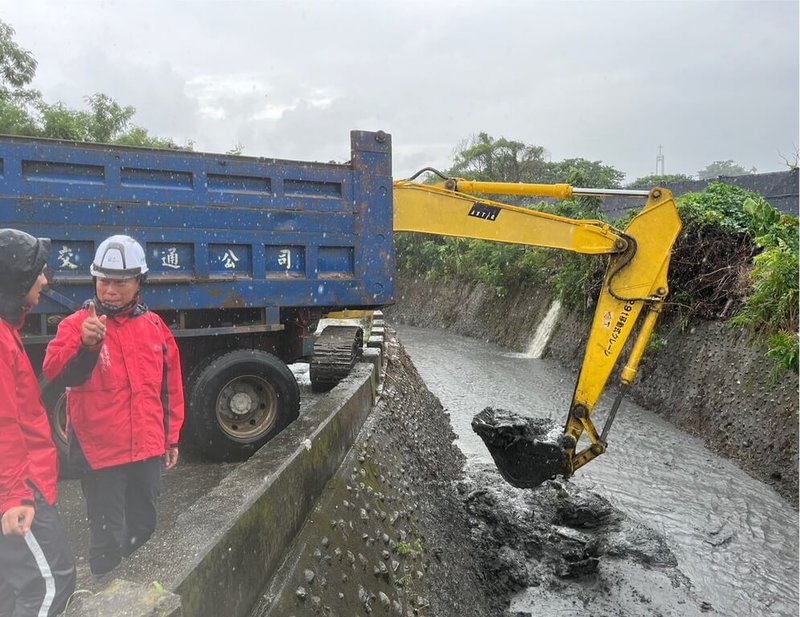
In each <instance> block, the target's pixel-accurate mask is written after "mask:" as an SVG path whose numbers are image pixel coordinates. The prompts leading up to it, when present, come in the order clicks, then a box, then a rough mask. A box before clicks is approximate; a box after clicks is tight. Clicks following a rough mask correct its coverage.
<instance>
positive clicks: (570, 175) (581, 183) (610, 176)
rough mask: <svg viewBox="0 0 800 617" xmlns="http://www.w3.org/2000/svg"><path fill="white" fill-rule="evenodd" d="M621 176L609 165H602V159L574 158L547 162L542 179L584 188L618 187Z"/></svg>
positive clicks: (621, 173) (620, 182)
mask: <svg viewBox="0 0 800 617" xmlns="http://www.w3.org/2000/svg"><path fill="white" fill-rule="evenodd" d="M623 178H625V174H624V173H623V172H621V171H619V170H618V169H615V168H614V167H612V166H610V165H603V162H602V161H588V160H586V159H582V158H575V159H564V160H563V161H557V162H553V163H549V164H548V173H547V175H546V176H545V177H544V181H545V182H550V183H559V182H566V183H567V184H571V185H573V186H578V187H586V188H603V189H618V188H620V187H621V186H622V180H623Z"/></svg>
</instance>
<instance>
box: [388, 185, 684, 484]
mask: <svg viewBox="0 0 800 617" xmlns="http://www.w3.org/2000/svg"><path fill="white" fill-rule="evenodd" d="M476 195H516V196H530V197H545V198H554V199H569V198H570V197H573V196H577V195H591V196H604V195H626V196H631V197H645V196H646V197H647V204H646V205H645V207H644V209H643V210H642V211H641V212H640V213H639V214H638V215H637V216H636V217H635V218H634V219H633V220H632V221H631V222H630V224H629V225H628V226H627V227H626V228H625V230H624V231H620V230H618V229H615V228H614V227H612V226H611V225H609V224H607V223H605V222H602V221H598V220H582V219H570V218H566V217H561V216H556V215H552V214H547V213H544V212H538V211H536V210H528V209H526V208H521V207H518V206H512V205H508V204H504V203H500V202H496V201H492V200H489V199H485V198H479V197H477V196H476ZM394 230H395V231H408V232H417V233H426V234H436V235H443V236H454V237H462V238H475V239H480V240H491V241H496V242H506V243H511V244H520V245H526V246H535V247H545V248H554V249H563V250H567V251H573V252H575V253H582V254H587V255H608V256H609V261H608V267H607V269H606V274H605V277H604V280H603V286H602V290H601V292H600V296H599V297H598V299H597V307H596V310H595V314H594V318H593V321H592V327H591V330H590V332H589V338H588V341H587V344H586V351H585V354H584V358H583V363H582V366H581V371H580V375H579V376H578V381H577V385H576V387H575V392H574V395H573V398H572V403H571V405H570V409H569V413H568V416H567V420H566V423H565V426H564V430H563V434H562V435H561V436H560V441H559V443H560V448H561V450H562V453H561V455H560V456H558V457H555V458H553V457H548V456H540V455H538V454H537V453H536V448H535V447H533V448H532V447H531V444H523V446H524V448H523V449H524V452H522V455H521V456H516V457H510V458H509V460H514V461H517V463H515V465H516V466H519V461H526V460H527V461H529V462H530V464H529V465H528V467H530V468H529V469H505V470H504V469H502V468H501V469H500V471H501V473H502V474H503V477H505V478H506V479H507V480H509V481H510V482H511V483H512V484H515V485H516V486H521V487H530V486H536V485H538V484H540V483H541V482H542V481H543V480H545V479H547V478H549V477H552V476H554V475H557V474H560V475H564V476H565V477H569V476H570V475H572V474H573V473H574V472H575V470H577V469H578V468H580V467H582V466H583V465H585V464H586V463H587V462H589V461H590V460H592V459H594V458H595V457H597V456H599V455H600V454H602V453H603V452H605V450H606V447H607V441H606V439H607V435H608V431H609V429H610V428H611V423H612V422H613V420H614V417H615V415H616V412H617V409H618V408H619V405H620V403H621V401H622V397H623V395H624V393H625V391H626V390H627V388H628V387H629V386H630V385H631V383H632V382H633V380H634V379H635V377H636V373H637V370H638V366H639V362H640V361H641V359H642V356H643V354H644V351H645V349H646V347H647V343H648V341H649V340H650V336H651V334H652V332H653V328H654V327H655V324H656V320H657V319H658V315H659V313H660V312H661V310H662V308H663V305H664V299H665V298H666V296H667V293H668V289H669V288H668V285H667V270H668V267H669V262H670V256H671V254H672V247H673V245H674V244H675V241H676V239H677V237H678V234H679V233H680V230H681V221H680V217H679V216H678V211H677V208H676V206H675V202H674V200H673V198H672V194H671V193H670V192H669V191H668V190H666V189H661V188H654V189H652V190H651V191H649V192H647V191H624V190H610V189H579V188H573V187H571V186H570V185H567V184H556V185H542V184H520V183H497V182H472V181H466V180H460V179H448V180H447V181H446V182H444V184H443V185H440V186H431V185H425V184H420V183H417V182H411V181H396V182H395V183H394ZM637 325H638V326H639V327H638V329H637V328H636V326H637ZM634 331H636V334H635V336H633V344H632V346H631V350H630V352H629V354H628V357H627V360H626V363H625V365H624V367H623V368H622V370H621V371H620V381H621V388H620V391H619V394H618V395H617V397H616V400H615V401H614V404H613V405H612V408H611V410H610V411H609V413H608V415H607V417H606V421H605V424H604V426H603V428H602V429H601V430H598V429H597V427H596V426H595V424H594V422H593V420H592V415H593V413H594V411H595V407H596V405H597V402H598V400H599V398H600V395H601V394H602V392H603V390H604V389H605V387H606V384H607V382H608V380H609V378H610V376H611V373H612V371H613V369H614V367H615V366H616V365H617V362H618V361H619V358H620V355H621V352H622V350H623V348H624V347H625V345H626V343H627V342H628V340H629V339H631V337H632V335H633V334H634ZM584 435H585V436H586V437H587V438H588V444H586V443H584V444H580V445H579V442H580V440H581V437H582V436H584ZM585 441H586V440H584V442H585ZM517 445H518V446H519V444H517ZM537 445H538V444H537ZM545 445H546V444H545ZM584 445H585V447H582V446H584ZM520 447H522V446H520ZM492 454H493V456H494V454H495V453H494V452H493V453H492ZM501 458H502V457H501ZM495 461H496V462H498V466H499V467H500V463H499V460H498V457H497V456H495ZM523 466H525V465H523ZM536 466H538V467H539V468H534V467H536Z"/></svg>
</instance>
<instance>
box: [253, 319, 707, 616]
mask: <svg viewBox="0 0 800 617" xmlns="http://www.w3.org/2000/svg"><path fill="white" fill-rule="evenodd" d="M387 355H388V363H387V368H386V375H385V379H384V390H383V395H382V398H381V400H380V402H379V403H378V405H377V406H376V408H375V409H374V410H373V411H372V413H371V415H370V417H369V419H368V420H367V422H366V424H365V425H364V427H363V428H362V430H361V432H360V434H359V436H358V439H357V441H356V443H355V445H354V447H353V449H352V450H351V452H350V454H349V455H348V456H347V458H346V459H345V462H344V464H343V465H342V467H341V469H340V470H339V472H338V473H337V475H336V477H335V478H334V479H333V480H331V482H330V483H329V485H328V486H327V488H326V491H325V494H324V495H323V497H322V499H321V500H320V502H319V505H318V507H317V508H316V509H315V511H314V513H313V514H312V516H311V517H310V519H309V520H308V521H307V524H306V526H305V528H304V529H303V531H302V532H301V534H300V536H299V537H298V538H297V540H296V544H295V548H294V550H293V552H292V554H291V555H289V556H288V557H287V559H286V562H285V565H284V567H283V568H282V569H281V572H279V574H278V575H277V576H276V577H275V579H274V581H273V583H272V585H271V587H270V588H269V589H267V590H265V593H264V596H263V598H262V602H261V604H260V606H259V607H258V608H257V610H256V611H255V612H254V613H253V615H254V616H256V615H257V616H258V617H267V616H273V615H274V616H278V615H281V616H287V615H294V616H296V617H299V616H301V615H331V616H332V615H342V616H348V617H349V616H351V615H370V614H377V615H382V614H385V615H397V616H401V617H415V616H416V615H429V616H435V617H451V616H452V617H487V616H498V617H499V616H503V615H520V616H523V615H530V614H536V615H540V614H541V615H552V614H565V615H572V614H579V613H585V614H592V615H643V614H647V615H675V616H677V615H695V614H698V615H699V614H700V613H701V612H703V610H708V609H710V608H711V607H710V606H708V605H703V603H702V602H701V601H698V600H697V599H696V598H694V597H693V596H692V593H691V589H690V587H689V585H688V583H687V582H686V579H685V577H683V576H682V575H681V573H680V572H679V571H678V569H677V567H676V560H675V557H674V556H673V555H672V553H671V552H670V550H669V548H668V547H667V546H666V544H665V542H664V539H663V538H662V537H661V536H659V535H658V534H657V533H655V532H654V531H652V530H651V529H648V528H647V527H645V526H643V525H640V524H636V523H634V522H632V521H631V520H629V519H628V518H627V517H626V516H624V515H623V514H622V513H621V512H620V511H618V510H616V509H615V508H614V507H613V506H612V505H611V504H609V503H608V502H607V501H606V500H604V499H602V498H601V497H600V496H598V495H596V494H594V493H591V492H587V491H581V490H578V489H577V488H576V487H575V486H573V485H572V484H571V483H569V482H556V481H550V480H548V481H546V482H545V483H544V484H543V485H542V486H540V487H539V488H537V489H532V490H531V489H527V490H523V489H516V488H513V487H511V486H509V485H508V484H506V483H505V482H504V481H503V480H502V478H501V477H500V475H499V474H498V472H497V471H496V470H494V469H486V470H482V469H479V470H476V471H474V472H473V471H472V470H470V472H469V474H465V471H464V463H465V459H464V456H463V455H462V454H461V452H460V450H459V449H458V448H457V447H456V446H455V445H454V440H455V438H456V436H455V434H454V433H453V430H452V427H451V425H450V420H449V416H448V415H447V413H446V411H445V410H444V409H443V408H442V406H441V403H440V402H439V401H438V399H437V398H436V397H435V396H434V395H433V394H431V392H430V391H429V390H428V389H427V387H426V386H425V384H424V383H423V382H422V380H421V378H420V376H419V374H418V373H417V371H416V369H415V367H414V365H413V363H412V362H411V359H410V358H409V357H408V355H407V354H406V352H405V350H404V349H403V348H402V346H401V345H400V343H399V342H398V340H397V337H396V335H395V334H394V333H392V335H391V336H390V337H389V342H388V348H387Z"/></svg>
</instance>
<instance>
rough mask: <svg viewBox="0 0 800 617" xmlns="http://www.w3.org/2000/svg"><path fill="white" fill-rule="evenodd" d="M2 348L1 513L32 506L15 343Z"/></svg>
mask: <svg viewBox="0 0 800 617" xmlns="http://www.w3.org/2000/svg"><path fill="white" fill-rule="evenodd" d="M8 343H11V344H7V342H6V341H3V344H1V345H0V396H2V401H0V461H2V462H0V512H6V511H7V510H9V509H11V508H13V507H15V506H21V505H23V503H24V502H27V503H28V505H33V491H32V490H31V488H30V487H29V486H28V484H27V483H26V482H25V480H26V479H27V478H28V477H29V475H30V474H29V472H28V449H27V447H26V446H25V436H24V435H23V434H22V428H21V426H20V418H19V409H18V408H17V407H18V404H17V392H16V380H15V379H14V376H15V367H16V365H17V362H16V354H17V353H18V352H17V351H16V349H15V347H14V346H13V341H10V340H9V341H8Z"/></svg>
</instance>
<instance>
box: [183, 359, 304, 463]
mask: <svg viewBox="0 0 800 617" xmlns="http://www.w3.org/2000/svg"><path fill="white" fill-rule="evenodd" d="M186 391H187V395H188V399H187V401H188V413H187V418H186V428H187V431H188V433H189V436H190V438H191V440H192V441H193V442H194V445H195V447H196V448H197V449H198V450H199V451H200V452H201V453H202V454H203V455H204V456H205V457H207V458H210V459H212V460H216V461H240V460H245V459H246V458H248V457H249V456H250V455H252V454H253V453H254V452H255V451H256V450H258V449H259V448H260V447H261V446H262V445H264V444H265V443H266V442H268V441H269V440H270V439H272V438H273V437H274V436H275V435H277V434H278V433H280V432H281V431H282V430H283V429H284V428H285V427H286V426H287V425H288V424H289V423H290V422H292V421H293V420H294V419H296V418H297V416H298V414H299V412H300V389H299V387H298V386H297V380H296V379H295V377H294V374H292V372H291V371H290V370H289V367H288V366H286V364H284V363H283V362H282V361H281V360H279V359H278V358H276V357H275V356H273V355H272V354H270V353H267V352H265V351H260V350H257V349H238V350H236V351H231V352H228V353H225V354H222V355H218V356H215V357H212V358H211V359H210V360H207V361H206V362H205V363H204V364H202V365H200V366H198V367H197V368H196V369H195V370H194V371H193V373H192V376H191V377H190V379H189V383H188V387H187V389H186Z"/></svg>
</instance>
